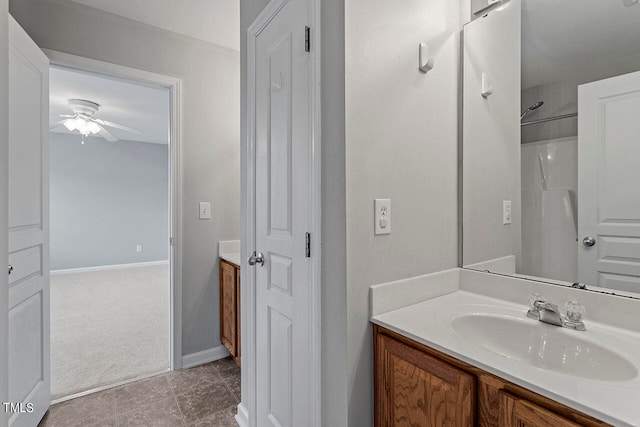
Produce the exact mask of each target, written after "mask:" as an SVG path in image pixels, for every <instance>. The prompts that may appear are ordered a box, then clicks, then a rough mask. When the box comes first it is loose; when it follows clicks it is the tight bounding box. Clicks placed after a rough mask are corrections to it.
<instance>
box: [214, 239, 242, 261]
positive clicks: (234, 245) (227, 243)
mask: <svg viewBox="0 0 640 427" xmlns="http://www.w3.org/2000/svg"><path fill="white" fill-rule="evenodd" d="M218 256H219V257H220V258H222V259H223V260H225V261H228V262H230V263H232V264H235V265H237V266H238V267H240V240H220V241H219V242H218Z"/></svg>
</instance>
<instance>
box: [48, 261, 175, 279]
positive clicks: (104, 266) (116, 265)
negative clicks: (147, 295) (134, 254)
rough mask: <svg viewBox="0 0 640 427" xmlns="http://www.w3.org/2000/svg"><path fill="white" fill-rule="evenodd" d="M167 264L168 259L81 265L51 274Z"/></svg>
mask: <svg viewBox="0 0 640 427" xmlns="http://www.w3.org/2000/svg"><path fill="white" fill-rule="evenodd" d="M167 264H169V261H168V260H164V261H149V262H136V263H131V264H114V265H98V266H96V267H81V268H67V269H64V270H51V272H50V274H51V276H57V275H59V274H76V273H89V272H92V271H103V270H120V269H123V268H137V267H153V266H155V265H167Z"/></svg>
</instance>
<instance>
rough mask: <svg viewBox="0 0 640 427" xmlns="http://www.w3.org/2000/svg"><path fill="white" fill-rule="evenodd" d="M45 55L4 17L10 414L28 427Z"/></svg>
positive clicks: (39, 340)
mask: <svg viewBox="0 0 640 427" xmlns="http://www.w3.org/2000/svg"><path fill="white" fill-rule="evenodd" d="M48 122H49V60H48V59H47V57H46V56H45V55H44V53H42V51H41V50H40V49H39V48H38V46H36V44H35V43H34V42H33V41H32V40H31V39H30V38H29V36H27V33H26V32H24V30H23V29H22V28H20V26H19V25H18V24H17V23H16V21H15V20H14V19H13V18H11V17H9V201H8V210H9V265H10V267H9V269H10V275H9V402H6V403H8V404H9V405H6V404H5V405H4V406H5V407H4V408H3V409H4V410H6V411H7V412H9V425H10V426H28V427H33V426H36V425H37V424H38V422H39V421H40V419H41V418H42V416H43V415H44V413H45V412H46V411H47V409H48V408H49V403H50V378H49V178H48V171H49V152H48V146H47V144H48V132H49V125H48Z"/></svg>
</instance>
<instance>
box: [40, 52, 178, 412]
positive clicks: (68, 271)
mask: <svg viewBox="0 0 640 427" xmlns="http://www.w3.org/2000/svg"><path fill="white" fill-rule="evenodd" d="M63 59H64V58H63ZM67 59H69V58H67ZM62 62H64V61H62ZM89 62H92V61H88V60H87V63H89ZM87 68H92V67H87ZM171 92H172V91H171V88H170V87H167V86H166V85H161V84H154V83H153V82H149V81H145V82H141V81H135V80H133V79H129V78H126V77H124V78H123V76H121V75H119V76H114V75H110V74H105V73H101V72H96V71H94V70H93V69H92V70H87V69H86V68H84V69H78V68H77V67H70V66H66V65H62V64H59V63H56V61H55V58H54V59H52V66H51V69H50V123H52V126H51V131H50V138H49V139H50V172H51V186H50V190H51V219H50V220H51V224H50V225H51V228H50V230H51V250H50V265H51V270H52V271H51V379H52V381H51V392H52V399H53V401H54V402H60V401H63V400H67V399H70V398H74V397H78V396H81V395H84V394H88V393H91V392H95V391H98V390H102V389H105V388H109V387H113V386H115V385H120V384H123V383H126V382H130V381H135V380H138V379H141V378H145V377H148V376H152V375H157V374H159V373H161V372H166V371H167V370H169V369H171V368H173V367H175V360H174V357H173V356H174V354H175V352H174V351H172V349H173V348H174V347H175V346H174V344H175V334H174V333H173V332H174V330H175V328H174V327H175V315H174V311H175V310H174V309H173V308H174V307H175V301H174V298H173V296H174V295H175V293H174V292H173V291H174V287H175V286H174V285H175V284H174V283H173V280H172V278H173V277H175V276H174V275H175V262H174V259H175V256H174V255H175V254H174V252H175V251H174V247H173V246H172V245H171V244H170V242H175V233H174V227H173V226H172V224H173V220H174V218H173V217H174V216H175V215H173V212H174V211H175V209H174V204H175V199H176V197H175V194H173V192H172V188H173V183H174V172H175V171H174V170H172V167H173V165H174V164H175V161H174V160H175V159H173V156H172V153H174V152H175V150H172V147H171V145H172V143H173V141H172V139H171V135H172V132H171V123H172V121H173V120H172V117H171V114H172V93H171Z"/></svg>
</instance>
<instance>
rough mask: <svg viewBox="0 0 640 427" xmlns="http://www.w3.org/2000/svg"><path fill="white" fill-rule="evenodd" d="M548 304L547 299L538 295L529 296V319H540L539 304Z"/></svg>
mask: <svg viewBox="0 0 640 427" xmlns="http://www.w3.org/2000/svg"><path fill="white" fill-rule="evenodd" d="M545 302H547V299H546V298H545V297H544V296H542V295H541V294H538V293H533V294H531V295H529V311H527V317H530V318H532V319H536V320H539V319H540V308H539V304H541V303H545Z"/></svg>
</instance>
